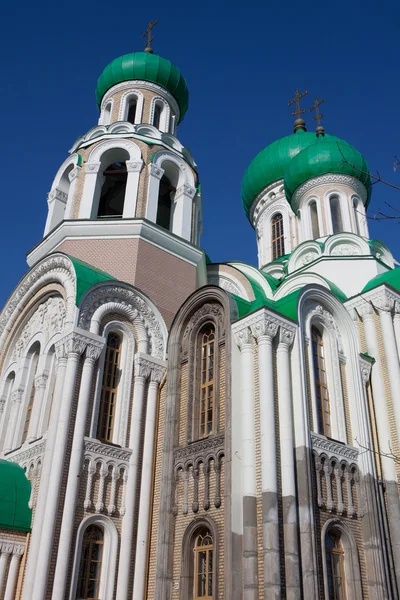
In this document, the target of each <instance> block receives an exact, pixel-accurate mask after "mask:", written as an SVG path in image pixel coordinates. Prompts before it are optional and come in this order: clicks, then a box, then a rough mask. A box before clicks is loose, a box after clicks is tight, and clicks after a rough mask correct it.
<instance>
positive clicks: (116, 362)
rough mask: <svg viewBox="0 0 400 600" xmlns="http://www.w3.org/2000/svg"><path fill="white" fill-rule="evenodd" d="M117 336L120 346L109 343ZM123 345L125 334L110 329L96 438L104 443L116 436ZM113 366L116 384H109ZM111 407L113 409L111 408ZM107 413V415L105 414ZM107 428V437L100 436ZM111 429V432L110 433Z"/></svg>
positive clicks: (107, 339) (106, 345) (110, 441)
mask: <svg viewBox="0 0 400 600" xmlns="http://www.w3.org/2000/svg"><path fill="white" fill-rule="evenodd" d="M113 335H114V336H115V337H116V338H117V339H118V347H113V346H112V345H111V344H109V339H110V337H111V336H113ZM122 345H123V336H122V335H121V334H120V333H119V332H118V331H109V332H108V334H107V338H106V343H105V356H104V363H103V375H102V382H101V394H100V404H99V411H98V414H99V417H98V420H97V432H96V439H98V440H99V441H100V442H102V443H104V444H110V443H113V438H114V427H115V416H116V414H115V413H116V409H117V399H118V391H119V386H120V383H121V356H122ZM111 353H112V355H113V360H111V358H110V355H111ZM108 367H111V369H112V372H113V375H112V378H113V380H114V385H107V384H106V382H105V377H106V368H108ZM107 391H108V392H109V394H108V397H109V400H108V403H107V402H106V394H107ZM105 405H107V410H106V412H105V410H104V406H105ZM111 407H112V408H113V410H111ZM106 413H107V416H105V415H106ZM110 419H111V424H108V425H107V424H106V423H104V421H105V420H107V421H109V420H110ZM103 428H105V430H106V432H105V437H101V436H100V430H101V429H103ZM108 430H109V433H108Z"/></svg>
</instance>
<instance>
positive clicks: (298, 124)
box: [288, 89, 308, 133]
mask: <svg viewBox="0 0 400 600" xmlns="http://www.w3.org/2000/svg"><path fill="white" fill-rule="evenodd" d="M307 94H308V90H305V91H304V92H302V93H301V94H300V92H299V90H298V89H297V90H296V93H295V96H294V98H293V100H291V101H290V102H288V106H291V105H292V104H293V103H294V102H296V108H295V110H293V111H292V115H297V119H296V120H295V122H294V131H295V133H296V131H298V130H299V129H303V131H307V130H306V122H305V120H304V119H302V118H301V115H302V114H304V113H305V112H306V110H305V108H300V99H301V98H303V96H306V95H307Z"/></svg>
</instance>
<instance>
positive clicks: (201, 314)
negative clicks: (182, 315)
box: [181, 302, 225, 359]
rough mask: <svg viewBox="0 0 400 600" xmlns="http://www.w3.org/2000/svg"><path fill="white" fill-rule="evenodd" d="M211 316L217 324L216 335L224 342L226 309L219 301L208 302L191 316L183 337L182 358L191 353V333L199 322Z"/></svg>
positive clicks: (219, 340)
mask: <svg viewBox="0 0 400 600" xmlns="http://www.w3.org/2000/svg"><path fill="white" fill-rule="evenodd" d="M207 318H210V319H211V320H212V321H213V322H214V324H215V326H216V330H217V331H216V335H217V339H218V342H219V343H220V342H222V340H224V338H225V319H224V309H223V307H222V306H221V304H219V303H218V302H213V303H211V302H206V304H203V305H202V306H201V307H200V308H199V309H198V310H197V311H196V312H195V313H193V315H192V316H191V318H190V320H189V322H188V324H187V325H186V327H185V331H184V333H183V337H182V344H181V347H182V358H183V359H184V358H186V357H187V356H188V354H189V339H190V334H191V332H192V331H193V330H194V329H197V327H198V325H199V323H201V322H202V321H204V320H207Z"/></svg>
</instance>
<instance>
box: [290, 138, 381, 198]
mask: <svg viewBox="0 0 400 600" xmlns="http://www.w3.org/2000/svg"><path fill="white" fill-rule="evenodd" d="M314 139H315V143H314V144H312V145H310V146H308V147H307V148H305V149H304V150H302V151H301V152H299V153H298V154H297V156H295V157H294V158H293V160H291V161H290V163H289V165H288V167H287V169H286V171H285V177H284V182H285V194H286V198H287V199H288V201H289V202H291V200H292V197H293V194H294V192H295V191H296V189H297V188H298V187H299V186H300V185H302V184H303V183H305V182H306V181H308V180H309V179H312V178H313V177H318V176H319V175H326V174H327V173H336V174H340V175H350V176H351V177H354V178H355V179H358V181H360V182H361V183H362V184H363V185H364V187H365V189H366V192H367V196H366V202H365V204H366V205H368V202H369V200H370V197H371V189H372V185H371V178H370V175H369V169H368V164H367V162H366V160H365V158H364V157H363V156H362V154H361V153H360V152H359V151H358V150H356V148H354V146H351V145H350V144H348V143H347V142H345V141H344V140H341V139H340V138H337V137H335V136H333V135H325V136H320V137H318V138H314Z"/></svg>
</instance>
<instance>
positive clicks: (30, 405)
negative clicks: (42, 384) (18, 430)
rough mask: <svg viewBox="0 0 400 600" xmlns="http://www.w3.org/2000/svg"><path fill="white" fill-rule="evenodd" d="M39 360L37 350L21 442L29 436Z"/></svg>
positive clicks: (31, 367) (32, 363) (30, 379)
mask: <svg viewBox="0 0 400 600" xmlns="http://www.w3.org/2000/svg"><path fill="white" fill-rule="evenodd" d="M38 361H39V353H38V352H35V353H34V354H33V355H32V357H31V364H30V373H29V386H30V392H29V398H28V404H27V407H26V411H25V420H24V428H23V430H22V439H21V444H23V443H24V442H25V440H26V438H27V437H28V432H29V424H30V422H31V416H32V410H33V403H34V401H35V377H36V373H37V366H38Z"/></svg>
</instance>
